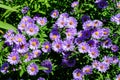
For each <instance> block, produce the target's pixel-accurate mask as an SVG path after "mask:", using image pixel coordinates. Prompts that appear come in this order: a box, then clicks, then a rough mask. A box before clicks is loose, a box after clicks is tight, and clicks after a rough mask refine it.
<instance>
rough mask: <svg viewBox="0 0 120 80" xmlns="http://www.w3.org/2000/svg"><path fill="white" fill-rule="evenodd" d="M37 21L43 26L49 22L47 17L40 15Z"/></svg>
mask: <svg viewBox="0 0 120 80" xmlns="http://www.w3.org/2000/svg"><path fill="white" fill-rule="evenodd" d="M37 23H38V24H39V25H41V26H45V25H46V24H47V18H46V17H43V18H42V17H39V18H38V19H37Z"/></svg>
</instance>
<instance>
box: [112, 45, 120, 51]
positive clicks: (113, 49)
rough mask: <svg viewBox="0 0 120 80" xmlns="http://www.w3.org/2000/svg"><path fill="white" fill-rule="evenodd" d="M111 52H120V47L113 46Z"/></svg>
mask: <svg viewBox="0 0 120 80" xmlns="http://www.w3.org/2000/svg"><path fill="white" fill-rule="evenodd" d="M111 50H112V51H113V52H117V51H118V50H119V47H118V46H117V45H112V46H111Z"/></svg>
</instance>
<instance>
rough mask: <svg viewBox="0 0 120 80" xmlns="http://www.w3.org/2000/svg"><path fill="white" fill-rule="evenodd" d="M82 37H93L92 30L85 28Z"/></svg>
mask: <svg viewBox="0 0 120 80" xmlns="http://www.w3.org/2000/svg"><path fill="white" fill-rule="evenodd" d="M81 37H82V38H84V39H89V38H90V37H91V31H90V30H83V31H82V36H81Z"/></svg>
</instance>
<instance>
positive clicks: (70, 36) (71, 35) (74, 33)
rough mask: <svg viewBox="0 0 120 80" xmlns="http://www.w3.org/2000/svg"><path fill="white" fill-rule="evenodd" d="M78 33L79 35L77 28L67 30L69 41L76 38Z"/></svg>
mask: <svg viewBox="0 0 120 80" xmlns="http://www.w3.org/2000/svg"><path fill="white" fill-rule="evenodd" d="M76 33H77V29H76V28H73V29H72V28H69V29H66V32H65V34H66V37H67V39H71V38H74V36H75V35H76Z"/></svg>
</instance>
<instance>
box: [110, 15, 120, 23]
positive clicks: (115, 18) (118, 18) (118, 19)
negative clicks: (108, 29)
mask: <svg viewBox="0 0 120 80" xmlns="http://www.w3.org/2000/svg"><path fill="white" fill-rule="evenodd" d="M111 21H112V22H115V23H116V24H117V25H119V24H120V13H118V14H116V15H114V16H112V17H111Z"/></svg>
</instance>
